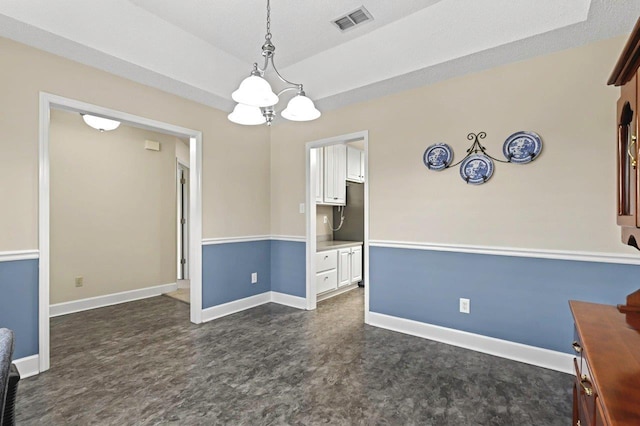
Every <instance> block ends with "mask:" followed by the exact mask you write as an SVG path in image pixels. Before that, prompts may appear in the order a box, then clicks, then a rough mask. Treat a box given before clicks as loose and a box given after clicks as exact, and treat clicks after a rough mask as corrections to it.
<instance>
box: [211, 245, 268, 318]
mask: <svg viewBox="0 0 640 426" xmlns="http://www.w3.org/2000/svg"><path fill="white" fill-rule="evenodd" d="M252 272H257V273H258V283H257V284H251V273H252ZM270 290H271V242H270V241H269V240H264V241H248V242H240V243H226V244H213V245H203V246H202V308H203V309H206V308H210V307H212V306H216V305H220V304H222V303H227V302H232V301H234V300H239V299H244V298H245V297H250V296H255V295H256V294H260V293H264V292H267V291H270Z"/></svg>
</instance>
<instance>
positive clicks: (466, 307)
mask: <svg viewBox="0 0 640 426" xmlns="http://www.w3.org/2000/svg"><path fill="white" fill-rule="evenodd" d="M470 310H471V300H469V299H463V298H460V312H462V313H463V314H468V313H469V311H470Z"/></svg>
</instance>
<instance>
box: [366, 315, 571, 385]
mask: <svg viewBox="0 0 640 426" xmlns="http://www.w3.org/2000/svg"><path fill="white" fill-rule="evenodd" d="M369 324H370V325H373V326H375V327H380V328H385V329H387V330H392V331H397V332H400V333H404V334H410V335H412V336H417V337H422V338H424V339H429V340H435V341H437V342H442V343H446V344H448V345H453V346H459V347H461V348H466V349H471V350H473V351H477V352H483V353H486V354H490V355H495V356H498V357H501V358H507V359H511V360H514V361H519V362H523V363H525V364H531V365H536V366H538V367H543V368H548V369H551V370H555V371H560V372H562V373H567V374H574V371H573V358H574V357H573V355H570V354H565V353H562V352H556V351H552V350H549V349H543V348H538V347H535V346H529V345H523V344H522V343H516V342H510V341H508V340H501V339H496V338H493V337H487V336H482V335H480V334H474V333H468V332H466V331H460V330H455V329H452V328H446V327H440V326H437V325H432V324H427V323H423V322H419V321H412V320H408V319H404V318H398V317H393V316H389V315H384V314H379V313H376V312H369Z"/></svg>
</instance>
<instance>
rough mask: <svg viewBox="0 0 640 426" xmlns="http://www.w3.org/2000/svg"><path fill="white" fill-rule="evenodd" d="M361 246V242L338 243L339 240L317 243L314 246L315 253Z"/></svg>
mask: <svg viewBox="0 0 640 426" xmlns="http://www.w3.org/2000/svg"><path fill="white" fill-rule="evenodd" d="M361 245H362V241H340V240H333V241H318V243H317V245H316V252H319V251H326V250H336V249H341V248H348V247H357V246H361Z"/></svg>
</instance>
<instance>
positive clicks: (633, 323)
mask: <svg viewBox="0 0 640 426" xmlns="http://www.w3.org/2000/svg"><path fill="white" fill-rule="evenodd" d="M569 305H570V306H571V312H572V313H573V317H574V319H575V323H576V329H577V330H578V334H579V335H580V339H581V341H582V342H581V343H582V350H583V354H584V355H585V356H586V357H587V359H588V361H589V366H590V371H591V374H592V377H593V385H594V386H595V387H596V390H597V393H598V396H599V398H601V399H602V403H603V404H602V405H603V407H604V412H603V414H604V416H605V417H606V418H607V419H608V420H609V422H610V424H611V425H612V426H613V425H640V314H638V313H633V314H626V315H625V314H622V313H620V312H618V309H617V308H616V307H615V306H610V305H601V304H596V303H588V302H577V301H573V300H572V301H570V302H569Z"/></svg>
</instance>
